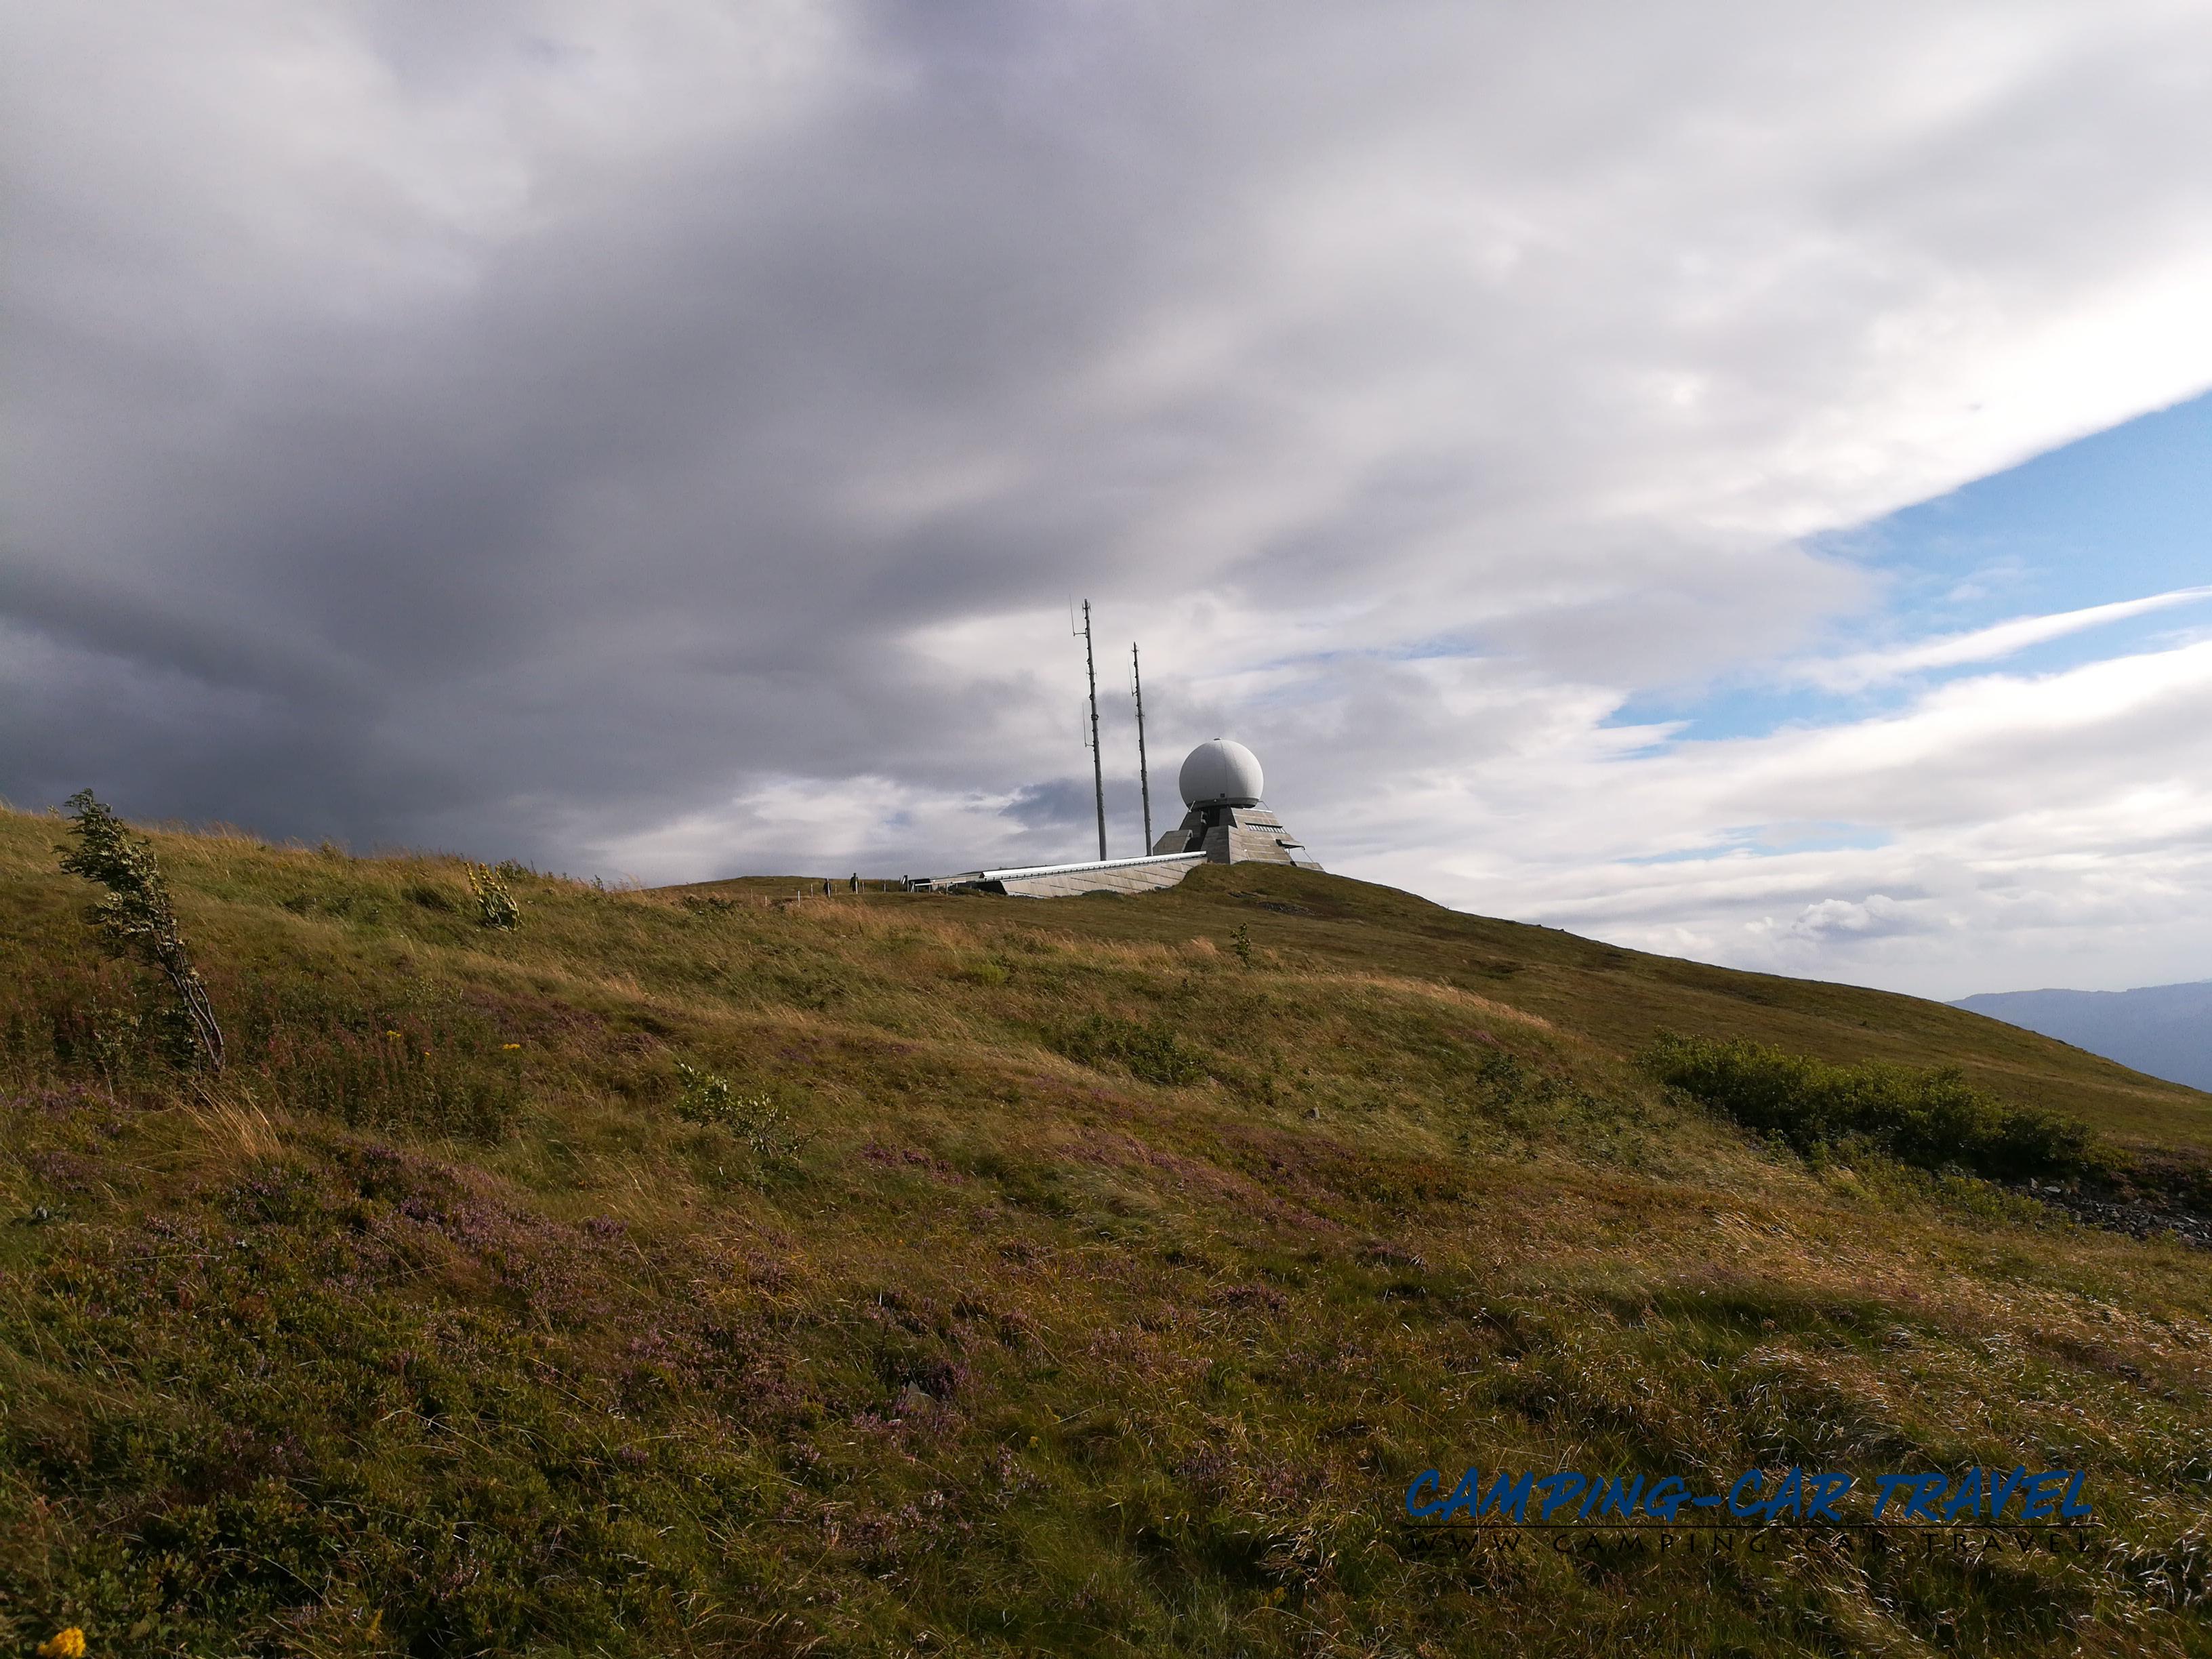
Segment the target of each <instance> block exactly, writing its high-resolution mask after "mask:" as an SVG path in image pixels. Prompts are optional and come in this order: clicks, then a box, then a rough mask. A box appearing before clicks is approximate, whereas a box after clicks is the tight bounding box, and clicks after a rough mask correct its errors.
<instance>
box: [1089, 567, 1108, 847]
mask: <svg viewBox="0 0 2212 1659" xmlns="http://www.w3.org/2000/svg"><path fill="white" fill-rule="evenodd" d="M1083 671H1084V673H1085V676H1086V677H1087V678H1089V679H1090V682H1091V787H1092V789H1093V790H1094V791H1095V792H1096V793H1097V797H1098V860H1099V862H1100V863H1102V864H1103V863H1104V862H1105V860H1106V763H1105V761H1104V760H1103V758H1102V757H1100V755H1099V753H1098V659H1097V656H1095V655H1094V654H1093V653H1092V651H1091V601H1090V600H1088V599H1085V600H1084V602H1083Z"/></svg>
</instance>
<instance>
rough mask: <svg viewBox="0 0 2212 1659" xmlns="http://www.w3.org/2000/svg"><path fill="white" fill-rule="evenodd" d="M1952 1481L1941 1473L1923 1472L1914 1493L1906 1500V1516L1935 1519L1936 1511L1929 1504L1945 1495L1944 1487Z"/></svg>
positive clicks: (1907, 1518)
mask: <svg viewBox="0 0 2212 1659" xmlns="http://www.w3.org/2000/svg"><path fill="white" fill-rule="evenodd" d="M1950 1484H1951V1483H1950V1482H1949V1481H1948V1480H1945V1479H1944V1478H1943V1477H1942V1475H1940V1474H1923V1475H1922V1476H1921V1477H1920V1479H1919V1480H1918V1482H1917V1484H1916V1485H1915V1486H1914V1487H1913V1490H1912V1495H1911V1497H1910V1498H1906V1499H1905V1519H1906V1520H1908V1521H1910V1520H1911V1519H1912V1517H1913V1516H1916V1515H1917V1516H1920V1517H1921V1519H1923V1521H1933V1520H1934V1519H1935V1518H1936V1511H1935V1510H1932V1509H1930V1508H1929V1507H1928V1506H1929V1504H1932V1503H1934V1502H1935V1501H1936V1499H1937V1498H1941V1497H1942V1495H1943V1488H1944V1487H1946V1486H1949V1485H1950Z"/></svg>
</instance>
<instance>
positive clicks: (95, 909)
mask: <svg viewBox="0 0 2212 1659" xmlns="http://www.w3.org/2000/svg"><path fill="white" fill-rule="evenodd" d="M69 804H70V807H71V808H72V809H74V810H73V811H72V813H71V817H72V818H73V819H74V822H73V823H71V824H70V834H71V835H73V836H76V842H77V844H76V846H75V847H74V848H71V847H68V846H61V847H57V848H54V850H55V851H56V852H57V853H59V854H61V855H62V860H61V866H62V868H63V870H64V872H67V873H69V874H70V875H72V876H82V877H83V878H85V879H86V880H87V881H94V882H98V883H99V884H100V885H101V886H103V887H105V888H106V889H107V891H106V895H105V896H102V897H100V899H98V900H96V901H94V902H93V903H92V904H91V905H90V906H89V907H88V908H87V909H86V911H85V920H86V921H88V922H89V923H91V924H92V926H93V927H95V928H97V929H98V930H99V932H100V938H101V939H103V940H104V941H105V942H106V945H107V947H108V949H109V950H111V951H113V952H114V953H115V954H116V955H117V956H118V957H137V959H138V960H139V961H141V962H143V963H145V964H146V965H147V966H148V967H149V968H152V969H155V970H156V971H157V972H159V973H160V974H161V976H162V977H163V978H164V979H166V980H167V981H169V988H170V990H172V991H173V992H174V993H175V994H176V998H177V1005H178V1007H177V1018H179V1019H180V1020H181V1022H182V1024H183V1028H184V1041H183V1042H181V1043H180V1044H179V1047H180V1048H183V1049H184V1050H185V1053H186V1054H188V1055H190V1056H191V1058H192V1059H193V1060H197V1061H204V1063H205V1064H206V1066H207V1067H208V1069H209V1070H210V1071H213V1072H220V1071H221V1070H222V1026H220V1025H218V1024H216V1018H215V1005H214V1004H213V1003H212V1002H210V1000H208V993H207V986H206V984H205V983H204V982H203V981H202V980H201V978H200V976H199V970H198V969H196V968H194V967H193V966H192V958H191V951H189V950H187V949H186V948H185V936H184V933H182V931H181V930H179V927H177V913H176V910H175V908H174V907H173V905H171V903H170V902H169V884H168V883H167V882H166V881H164V880H162V879H161V864H160V862H159V861H158V860H156V859H155V856H154V848H153V844H152V843H151V842H148V841H147V840H146V839H145V838H144V837H143V836H134V835H132V834H131V831H130V829H128V828H127V827H126V826H125V824H124V822H123V820H122V819H120V818H118V817H116V816H115V814H114V813H112V812H111V811H108V810H107V809H106V807H105V806H103V805H100V802H99V801H98V800H97V799H94V796H93V793H92V791H91V790H89V789H80V790H78V791H77V792H76V793H75V794H74V795H71V796H70V799H69Z"/></svg>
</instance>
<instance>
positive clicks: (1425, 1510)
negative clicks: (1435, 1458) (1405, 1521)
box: [1406, 1469, 1443, 1516]
mask: <svg viewBox="0 0 2212 1659" xmlns="http://www.w3.org/2000/svg"><path fill="white" fill-rule="evenodd" d="M1436 1484H1437V1472H1436V1471H1435V1470H1434V1469H1423V1470H1422V1471H1421V1472H1420V1473H1419V1474H1417V1475H1415V1476H1414V1477H1413V1485H1412V1486H1408V1487H1407V1488H1406V1513H1407V1514H1408V1515H1411V1516H1425V1515H1434V1514H1435V1513H1436V1512H1437V1510H1440V1509H1442V1508H1443V1503H1442V1502H1441V1501H1438V1502H1437V1503H1434V1504H1418V1505H1417V1504H1415V1503H1414V1502H1413V1498H1414V1497H1415V1495H1416V1494H1417V1493H1419V1491H1420V1490H1421V1488H1422V1487H1424V1486H1429V1487H1433V1486H1436Z"/></svg>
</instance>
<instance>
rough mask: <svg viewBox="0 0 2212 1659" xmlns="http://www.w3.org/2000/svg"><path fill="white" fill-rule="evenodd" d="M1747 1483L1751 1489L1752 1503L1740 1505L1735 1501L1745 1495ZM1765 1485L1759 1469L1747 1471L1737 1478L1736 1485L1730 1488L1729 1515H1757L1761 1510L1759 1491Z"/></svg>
mask: <svg viewBox="0 0 2212 1659" xmlns="http://www.w3.org/2000/svg"><path fill="white" fill-rule="evenodd" d="M1746 1484H1748V1485H1749V1486H1750V1487H1751V1502H1750V1503H1748V1504H1738V1503H1737V1502H1736V1501H1735V1500H1736V1499H1737V1498H1741V1496H1742V1495H1743V1489H1744V1486H1746ZM1764 1485H1765V1480H1764V1478H1763V1477H1762V1476H1761V1475H1760V1474H1759V1471H1758V1470H1757V1469H1746V1470H1745V1471H1744V1472H1743V1473H1742V1474H1740V1475H1738V1476H1736V1478H1735V1485H1734V1486H1730V1487H1729V1497H1728V1505H1729V1514H1730V1515H1752V1514H1755V1513H1756V1512H1757V1511H1758V1509H1759V1487H1760V1486H1764Z"/></svg>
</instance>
